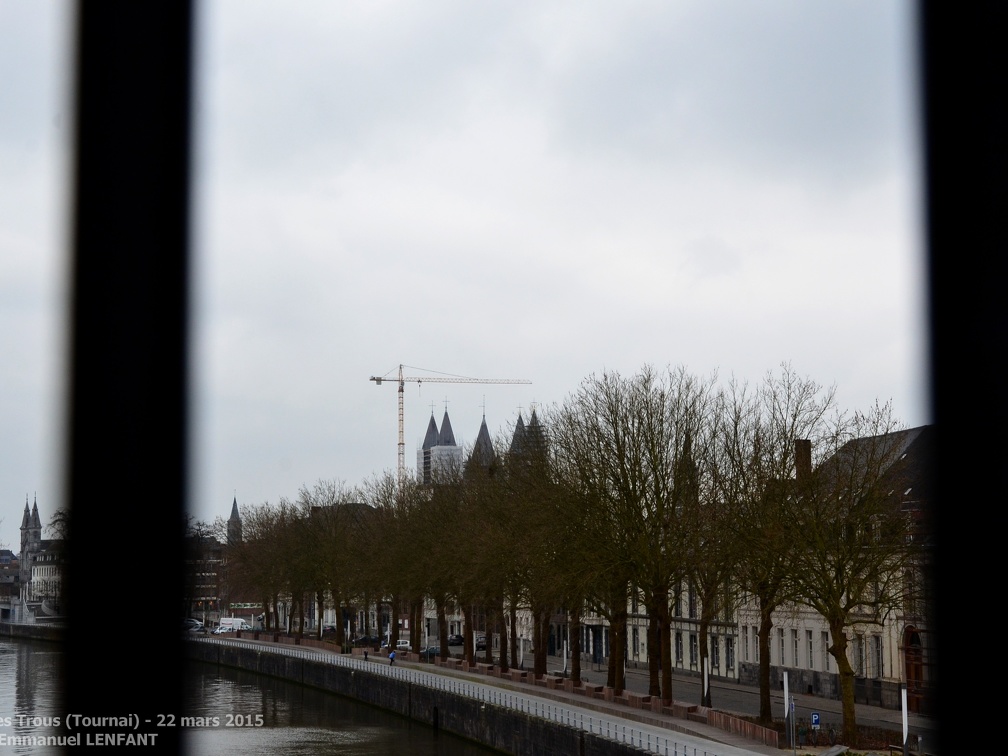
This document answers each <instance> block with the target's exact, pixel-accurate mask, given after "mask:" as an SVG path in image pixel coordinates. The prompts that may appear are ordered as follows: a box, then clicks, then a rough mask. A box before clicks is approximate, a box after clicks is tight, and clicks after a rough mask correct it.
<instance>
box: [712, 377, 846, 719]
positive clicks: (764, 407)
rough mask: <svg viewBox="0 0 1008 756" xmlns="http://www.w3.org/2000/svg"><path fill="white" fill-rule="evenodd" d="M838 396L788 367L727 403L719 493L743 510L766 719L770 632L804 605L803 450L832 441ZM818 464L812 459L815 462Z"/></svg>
mask: <svg viewBox="0 0 1008 756" xmlns="http://www.w3.org/2000/svg"><path fill="white" fill-rule="evenodd" d="M835 397H836V391H835V388H833V387H823V386H821V385H820V384H818V383H817V382H815V381H813V380H811V379H810V378H807V377H803V376H800V375H798V374H797V373H796V372H795V371H794V370H793V369H792V368H791V367H790V365H787V364H782V365H781V366H780V369H779V370H778V371H777V372H776V373H775V372H768V373H767V374H766V376H765V377H764V379H763V381H762V382H761V384H760V385H759V386H758V387H757V389H756V391H755V392H753V393H750V391H749V388H748V386H747V385H745V384H741V383H738V382H735V381H733V382H732V383H731V384H730V385H729V387H728V390H727V392H726V398H725V402H724V404H723V407H724V409H723V412H722V418H723V419H722V421H721V429H720V432H719V433H718V443H719V445H720V447H721V459H722V460H723V464H722V465H721V466H720V476H719V488H720V489H721V495H722V496H723V497H724V498H725V500H729V501H733V502H734V507H735V508H736V509H737V510H738V513H739V514H738V517H736V518H734V522H735V523H736V525H737V527H736V528H735V529H734V530H733V536H734V537H735V538H736V539H737V543H738V545H739V546H740V547H741V552H740V557H741V559H740V561H739V563H738V569H737V571H736V573H735V581H736V584H737V585H738V587H739V589H740V590H741V591H742V592H743V593H744V594H746V595H747V596H749V597H751V598H752V599H753V600H755V602H756V605H757V610H758V612H759V618H760V620H759V628H758V630H757V640H756V642H757V644H758V647H759V653H758V658H759V689H760V720H761V721H762V722H764V723H769V722H770V721H772V719H773V714H772V711H771V707H770V659H771V655H770V632H771V630H772V628H773V615H774V613H775V612H777V611H778V610H779V609H781V608H782V607H784V606H787V605H790V604H792V603H793V602H795V601H796V600H797V596H798V589H797V585H796V584H795V582H794V581H793V580H792V577H793V575H794V570H795V563H794V551H795V549H796V548H798V547H799V546H800V545H801V544H802V542H803V540H802V538H801V535H800V534H796V533H794V531H793V530H792V529H791V528H790V526H789V523H790V521H791V520H790V518H791V517H792V512H791V505H790V502H791V501H792V500H793V497H794V494H795V486H796V485H797V478H798V475H799V470H798V467H797V466H796V446H797V445H798V444H799V442H800V441H801V442H803V443H804V441H803V440H808V439H817V440H818V439H822V438H825V437H827V436H828V435H829V434H830V432H831V431H830V429H831V420H832V421H833V422H835V417H836V414H837V410H836V401H835ZM808 465H811V458H809V460H808Z"/></svg>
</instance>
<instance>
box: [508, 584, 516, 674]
mask: <svg viewBox="0 0 1008 756" xmlns="http://www.w3.org/2000/svg"><path fill="white" fill-rule="evenodd" d="M508 619H509V622H510V624H511V638H510V640H511V666H512V667H514V668H517V667H518V607H517V606H516V605H515V602H514V601H513V600H512V601H511V606H510V610H509V612H508Z"/></svg>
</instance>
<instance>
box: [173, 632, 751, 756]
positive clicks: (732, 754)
mask: <svg viewBox="0 0 1008 756" xmlns="http://www.w3.org/2000/svg"><path fill="white" fill-rule="evenodd" d="M188 640H190V641H192V642H194V643H214V644H221V645H226V646H231V647H234V648H245V649H249V650H255V651H259V652H262V651H267V652H269V653H275V654H282V655H285V656H289V657H294V658H298V659H306V660H309V661H317V662H321V663H323V664H331V665H333V666H337V667H345V668H352V669H362V670H363V669H366V670H367V671H368V672H370V673H372V674H377V675H384V676H385V677H390V678H392V679H395V680H402V681H403V682H408V683H411V684H413V685H419V686H422V687H425V688H430V689H433V690H440V691H444V692H446V693H452V694H455V695H460V696H465V697H466V698H471V699H474V700H477V701H480V702H483V703H489V704H491V705H493V706H500V707H503V708H506V709H510V710H512V711H518V712H521V713H523V714H527V715H530V716H534V717H539V718H542V719H546V720H548V721H551V722H556V723H558V724H562V725H565V726H569V727H573V728H575V729H578V730H582V731H584V732H588V733H591V734H592V735H597V736H600V737H604V738H607V739H610V740H615V741H618V742H621V743H627V744H629V745H632V746H635V747H637V748H641V749H644V750H645V751H647V752H648V753H657V754H664V756H745V755H746V754H753V753H755V752H754V751H747V750H745V749H742V748H736V747H734V746H727V745H723V744H721V743H715V742H713V741H703V742H702V744H700V743H699V742H698V741H702V740H703V739H702V738H700V737H694V738H692V739H690V738H689V737H688V736H683V735H681V734H680V735H679V738H680V739H677V738H676V737H674V736H666V735H659V734H657V733H655V732H653V731H652V730H651V729H649V728H646V727H640V726H638V727H634V726H633V725H631V726H629V727H628V726H627V722H626V720H623V719H619V718H618V717H613V718H609V717H604V716H598V717H593V716H591V715H589V716H588V717H587V719H586V717H585V715H584V712H581V711H574V710H573V709H570V708H568V707H566V706H563V705H559V704H555V703H547V702H545V701H543V700H542V699H540V698H537V697H536V696H526V695H522V694H520V693H515V692H513V691H509V690H505V689H502V688H494V687H493V685H492V683H491V684H477V683H471V682H469V681H466V680H460V679H458V678H453V677H449V676H447V675H442V674H434V673H430V672H424V671H422V670H417V669H410V668H408V667H397V666H395V665H394V664H384V663H382V662H370V661H369V662H365V661H364V660H363V659H359V658H355V657H351V656H346V655H343V654H336V653H333V652H331V651H322V650H318V649H313V648H307V647H305V646H290V645H274V644H270V645H269V646H264V645H263V644H262V643H258V642H255V641H246V640H242V639H240V638H224V639H219V638H208V637H205V636H204V637H195V638H188Z"/></svg>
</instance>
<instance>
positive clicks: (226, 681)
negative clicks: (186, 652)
mask: <svg viewBox="0 0 1008 756" xmlns="http://www.w3.org/2000/svg"><path fill="white" fill-rule="evenodd" d="M62 660H63V654H62V652H61V651H60V647H59V646H57V645H55V644H52V643H42V642H39V641H28V640H22V639H8V638H0V739H2V738H6V741H5V742H3V744H2V745H0V754H4V756H6V754H44V755H45V756H49V755H50V754H53V755H54V754H58V753H62V751H61V750H60V749H58V748H55V747H50V748H45V747H39V746H38V745H19V744H18V743H17V742H16V740H12V737H13V738H21V737H26V736H27V737H30V736H50V735H53V734H54V732H55V731H54V730H53V729H52V728H51V727H48V726H46V724H45V719H44V718H45V717H50V718H51V717H58V716H62V715H63V712H62V705H61V704H62V697H61V694H60V690H61V681H62V674H61V664H62ZM184 708H185V710H184V711H183V712H181V713H180V717H181V716H186V717H199V718H202V719H201V720H197V721H200V722H201V723H202V726H199V727H189V728H186V729H185V730H184V734H183V738H182V743H183V747H184V753H186V754H191V755H192V756H203V754H207V755H208V756H209V755H210V754H212V755H213V756H231V755H232V754H233V755H234V756H239V754H240V755H241V756H249V755H250V754H260V753H263V754H265V753H283V754H284V756H302V755H304V756H308V754H311V756H319V755H320V754H336V755H338V756H358V755H359V756H391V755H392V754H397V755H398V754H404V753H409V754H418V756H486V755H487V754H490V753H495V751H491V750H490V749H487V748H484V747H482V746H479V745H477V744H474V743H470V742H469V741H466V740H463V739H461V738H458V737H455V736H453V735H450V734H449V733H446V732H439V733H436V734H435V732H434V730H433V729H431V728H430V727H426V726H424V725H421V724H418V723H416V722H411V721H410V720H407V719H404V718H402V717H398V716H396V715H393V714H391V713H389V712H386V711H383V710H381V709H376V708H373V707H370V706H366V705H364V704H361V703H357V702H356V701H353V700H351V699H347V698H342V697H340V696H335V695H332V694H329V693H325V692H323V691H320V690H316V689H314V688H307V687H305V686H302V685H296V684H294V683H288V682H285V681H283V680H276V679H273V678H268V677H261V676H259V675H255V674H252V673H249V672H243V671H241V670H235V669H229V668H226V667H216V666H213V665H209V664H195V665H193V666H192V668H191V672H190V674H189V675H188V677H187V680H186V691H185V702H184ZM8 718H9V719H10V720H11V721H10V723H9V724H8V722H7V719H8ZM228 724H230V725H232V726H228ZM236 724H239V725H240V726H233V725H236ZM12 743H13V744H12ZM68 750H69V749H68Z"/></svg>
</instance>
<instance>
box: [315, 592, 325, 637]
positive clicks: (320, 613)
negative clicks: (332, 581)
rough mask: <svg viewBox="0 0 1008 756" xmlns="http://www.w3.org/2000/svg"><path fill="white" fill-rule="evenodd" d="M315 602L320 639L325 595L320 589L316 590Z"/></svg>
mask: <svg viewBox="0 0 1008 756" xmlns="http://www.w3.org/2000/svg"><path fill="white" fill-rule="evenodd" d="M315 602H316V604H317V605H318V639H319V640H322V616H323V613H324V612H325V595H324V594H323V593H322V591H316V593H315Z"/></svg>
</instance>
